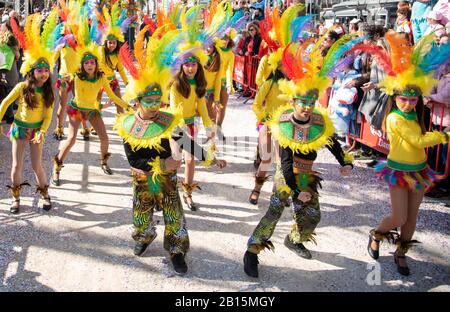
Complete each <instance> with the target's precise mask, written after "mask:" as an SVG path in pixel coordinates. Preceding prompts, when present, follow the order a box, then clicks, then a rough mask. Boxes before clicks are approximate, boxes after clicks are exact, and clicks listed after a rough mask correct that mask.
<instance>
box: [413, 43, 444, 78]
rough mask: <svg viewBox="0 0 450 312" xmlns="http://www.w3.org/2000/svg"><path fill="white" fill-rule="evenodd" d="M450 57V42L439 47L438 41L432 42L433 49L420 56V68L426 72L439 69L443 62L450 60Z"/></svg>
mask: <svg viewBox="0 0 450 312" xmlns="http://www.w3.org/2000/svg"><path fill="white" fill-rule="evenodd" d="M449 58H450V44H449V43H446V44H441V45H440V46H439V47H438V46H437V44H436V42H433V43H432V46H431V49H430V50H429V51H427V53H424V54H423V55H421V57H420V58H419V61H420V63H419V64H418V68H420V70H422V71H423V72H425V73H428V72H430V71H432V70H437V69H438V68H439V67H440V66H441V65H442V64H444V63H446V62H448V60H449Z"/></svg>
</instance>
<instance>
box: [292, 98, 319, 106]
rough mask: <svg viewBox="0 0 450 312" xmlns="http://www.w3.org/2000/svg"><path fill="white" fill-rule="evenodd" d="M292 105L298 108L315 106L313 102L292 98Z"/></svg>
mask: <svg viewBox="0 0 450 312" xmlns="http://www.w3.org/2000/svg"><path fill="white" fill-rule="evenodd" d="M294 104H295V105H298V106H300V107H308V108H310V107H314V106H315V104H316V101H315V100H309V99H308V100H307V99H303V98H294Z"/></svg>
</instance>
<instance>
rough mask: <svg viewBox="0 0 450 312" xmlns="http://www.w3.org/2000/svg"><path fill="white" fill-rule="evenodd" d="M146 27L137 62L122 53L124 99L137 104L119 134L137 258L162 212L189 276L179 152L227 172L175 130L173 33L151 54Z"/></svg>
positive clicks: (180, 266) (167, 236)
mask: <svg viewBox="0 0 450 312" xmlns="http://www.w3.org/2000/svg"><path fill="white" fill-rule="evenodd" d="M146 31H147V26H146V27H145V28H143V29H142V30H141V32H140V33H139V35H138V36H137V39H136V43H135V48H134V51H135V56H136V59H137V64H135V63H134V61H133V56H132V55H131V53H130V52H129V50H128V47H127V46H126V45H125V46H123V47H122V48H121V50H120V60H121V62H123V64H124V65H125V66H126V68H127V69H128V71H129V72H130V73H131V75H132V78H131V81H130V84H129V85H128V86H127V88H126V91H125V96H124V98H125V99H126V100H127V101H128V100H133V101H135V102H136V103H137V106H138V108H137V112H136V113H134V112H129V113H124V114H121V115H119V117H118V119H117V121H116V125H115V129H116V130H117V131H118V134H119V135H120V136H121V137H122V138H123V139H124V148H125V154H126V155H127V158H128V162H129V163H130V166H131V173H132V178H133V225H134V232H133V234H132V237H133V239H134V240H135V241H136V245H135V248H134V254H135V255H138V256H141V255H142V254H143V253H144V252H145V250H146V249H147V247H148V246H149V244H150V243H151V242H152V241H153V240H154V239H155V238H156V228H155V222H154V221H153V213H154V212H155V211H160V210H162V211H163V217H164V223H165V230H164V248H165V249H166V250H167V251H168V252H169V253H170V259H171V262H172V264H173V267H174V270H175V272H176V273H179V274H184V273H186V272H187V264H186V261H185V255H186V253H187V252H188V250H189V237H188V232H187V228H186V221H185V217H184V213H183V208H182V204H181V201H180V196H179V194H178V187H177V169H178V168H179V167H180V164H181V161H180V160H181V158H180V156H179V149H180V147H181V148H182V149H184V150H186V151H188V152H189V153H190V154H192V155H195V156H196V157H197V158H198V159H200V160H202V161H204V163H205V164H216V165H217V166H218V167H219V168H223V167H225V165H226V163H225V161H223V160H218V159H216V158H214V156H213V155H212V154H209V155H208V153H207V152H206V151H204V150H203V149H202V148H201V147H200V146H198V145H197V144H196V143H195V142H194V141H193V140H192V139H191V138H190V137H189V136H188V135H187V134H186V133H185V132H183V131H181V129H180V128H179V127H178V126H177V125H178V124H179V122H180V121H181V118H182V116H181V114H180V111H179V110H178V109H177V108H175V110H162V109H161V105H162V104H163V102H167V100H168V99H167V97H168V93H169V83H170V80H171V73H170V70H169V68H167V64H170V63H171V57H173V53H170V49H169V50H167V47H168V46H170V41H171V40H173V36H172V35H171V34H170V32H169V33H167V34H166V35H164V36H163V37H162V38H161V39H159V38H158V33H159V30H156V32H155V33H154V34H153V35H154V37H152V38H151V39H150V41H149V43H148V45H147V48H146V49H147V50H146V51H147V52H145V51H144V45H143V44H141V39H143V38H144V34H145V32H146Z"/></svg>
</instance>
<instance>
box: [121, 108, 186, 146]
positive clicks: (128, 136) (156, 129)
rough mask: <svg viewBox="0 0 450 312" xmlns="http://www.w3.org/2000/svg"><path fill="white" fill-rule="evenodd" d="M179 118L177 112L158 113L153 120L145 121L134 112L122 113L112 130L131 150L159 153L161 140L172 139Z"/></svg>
mask: <svg viewBox="0 0 450 312" xmlns="http://www.w3.org/2000/svg"><path fill="white" fill-rule="evenodd" d="M181 116H182V115H181V114H180V112H179V111H171V112H168V111H159V112H158V116H157V117H156V118H155V119H154V120H152V121H147V120H142V119H141V118H140V117H139V116H138V114H136V113H134V112H129V113H123V114H120V115H119V116H118V117H117V119H116V123H115V125H114V130H116V131H117V133H118V134H119V136H120V137H122V138H123V139H124V141H125V142H126V143H128V144H130V146H131V148H132V149H133V150H138V149H141V148H150V149H156V150H157V151H159V152H161V151H163V148H162V147H161V140H162V139H170V138H171V137H172V134H173V131H174V129H175V128H176V127H177V126H178V125H179V123H180V121H181Z"/></svg>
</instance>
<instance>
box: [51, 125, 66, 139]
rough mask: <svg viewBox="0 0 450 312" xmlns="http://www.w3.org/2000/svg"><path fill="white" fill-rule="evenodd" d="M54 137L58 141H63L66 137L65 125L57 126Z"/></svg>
mask: <svg viewBox="0 0 450 312" xmlns="http://www.w3.org/2000/svg"><path fill="white" fill-rule="evenodd" d="M53 137H54V138H55V140H57V141H61V140H62V139H63V137H64V130H63V127H56V128H55V131H54V132H53Z"/></svg>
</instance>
